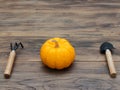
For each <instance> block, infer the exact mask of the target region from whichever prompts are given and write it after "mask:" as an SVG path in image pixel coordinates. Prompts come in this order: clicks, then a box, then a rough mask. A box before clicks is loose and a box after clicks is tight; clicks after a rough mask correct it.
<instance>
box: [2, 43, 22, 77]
mask: <svg viewBox="0 0 120 90" xmlns="http://www.w3.org/2000/svg"><path fill="white" fill-rule="evenodd" d="M20 46H21V48H24V46H23V44H22V43H21V42H20V43H16V42H15V44H14V45H13V44H12V43H11V44H10V47H11V52H10V54H9V58H8V62H7V66H6V69H5V72H4V77H5V78H10V76H11V72H12V69H13V65H14V61H15V57H16V50H17V49H18V48H19V47H20Z"/></svg>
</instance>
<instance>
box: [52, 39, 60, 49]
mask: <svg viewBox="0 0 120 90" xmlns="http://www.w3.org/2000/svg"><path fill="white" fill-rule="evenodd" d="M52 42H54V43H55V48H58V47H59V44H58V42H57V41H56V40H52Z"/></svg>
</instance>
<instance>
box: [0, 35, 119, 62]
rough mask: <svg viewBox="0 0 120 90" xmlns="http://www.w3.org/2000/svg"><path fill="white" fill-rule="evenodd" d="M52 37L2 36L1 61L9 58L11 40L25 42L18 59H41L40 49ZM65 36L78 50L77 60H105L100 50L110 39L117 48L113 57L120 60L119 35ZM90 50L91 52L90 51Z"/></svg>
mask: <svg viewBox="0 0 120 90" xmlns="http://www.w3.org/2000/svg"><path fill="white" fill-rule="evenodd" d="M49 38H51V37H50V36H48V37H45V36H44V37H0V45H1V46H0V63H2V62H4V61H5V60H7V58H8V55H9V52H10V45H9V44H10V43H11V42H13V43H14V42H15V41H17V42H19V41H21V42H23V44H24V46H25V48H24V49H23V50H18V52H17V53H18V55H19V56H18V57H17V59H18V61H19V62H20V61H39V60H40V57H39V53H40V52H39V50H40V47H41V46H42V44H43V43H44V42H45V41H46V40H47V39H49ZM64 38H66V39H68V40H69V41H70V42H71V44H72V45H73V46H74V48H75V50H76V58H75V61H76V62H88V61H89V62H97V61H99V62H105V61H106V59H105V56H104V55H101V54H100V52H99V47H100V44H101V43H102V42H103V41H110V42H112V43H113V44H114V46H115V47H116V49H115V50H114V54H113V59H114V61H115V62H119V55H120V51H119V37H114V38H112V39H111V38H104V39H103V38H95V37H94V38H91V39H88V38H84V37H81V38H80V40H79V37H71V36H67V35H64ZM88 52H89V53H88Z"/></svg>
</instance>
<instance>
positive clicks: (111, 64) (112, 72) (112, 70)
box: [106, 49, 117, 78]
mask: <svg viewBox="0 0 120 90" xmlns="http://www.w3.org/2000/svg"><path fill="white" fill-rule="evenodd" d="M106 58H107V62H108V67H109V70H110V75H111V77H113V78H114V77H116V75H117V73H116V69H115V66H114V62H113V59H112V55H111V51H110V50H109V49H107V50H106Z"/></svg>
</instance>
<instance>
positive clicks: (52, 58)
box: [40, 38, 75, 69]
mask: <svg viewBox="0 0 120 90" xmlns="http://www.w3.org/2000/svg"><path fill="white" fill-rule="evenodd" d="M40 58H41V60H42V62H43V64H45V65H46V66H48V67H49V68H52V69H64V68H67V67H69V66H70V65H71V64H72V62H73V61H74V58H75V49H74V48H73V46H72V45H71V44H70V43H69V41H68V40H66V39H64V38H51V39H49V40H47V41H46V42H45V43H44V44H43V45H42V47H41V49H40Z"/></svg>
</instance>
